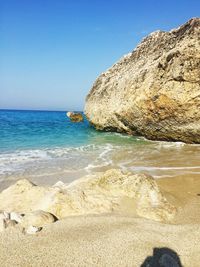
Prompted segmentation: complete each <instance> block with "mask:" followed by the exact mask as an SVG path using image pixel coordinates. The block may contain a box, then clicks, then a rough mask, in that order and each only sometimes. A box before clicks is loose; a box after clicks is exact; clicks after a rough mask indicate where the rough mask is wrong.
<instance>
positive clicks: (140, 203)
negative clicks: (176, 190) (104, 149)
mask: <svg viewBox="0 0 200 267" xmlns="http://www.w3.org/2000/svg"><path fill="white" fill-rule="evenodd" d="M0 210H4V211H8V212H10V211H16V212H21V213H24V214H25V216H24V217H23V218H22V220H21V225H24V227H26V226H30V225H32V226H37V227H41V226H43V225H45V224H47V223H52V222H54V221H55V217H54V216H53V215H55V216H56V217H57V218H58V219H61V218H64V217H67V216H72V215H85V214H101V213H111V212H124V211H126V213H127V212H128V213H131V214H136V215H139V216H142V217H145V218H149V219H153V220H157V221H170V220H172V219H173V217H174V215H175V213H176V208H175V207H174V206H172V205H171V204H170V203H169V202H168V201H167V199H166V198H165V197H164V195H163V194H162V193H161V191H160V190H159V187H158V185H157V183H156V181H155V180H154V179H153V178H152V177H151V176H148V175H146V174H133V173H122V172H121V171H120V170H109V171H106V172H105V173H100V174H96V175H95V174H94V175H88V176H85V177H83V178H81V179H79V180H76V181H74V182H72V183H71V184H69V185H65V184H61V185H60V186H59V187H55V186H54V187H40V186H36V185H33V184H31V183H30V182H28V181H26V180H21V181H18V182H17V183H16V184H14V185H12V186H11V187H9V188H8V189H6V190H4V191H2V192H1V193H0ZM38 210H40V211H38ZM50 213H51V214H50Z"/></svg>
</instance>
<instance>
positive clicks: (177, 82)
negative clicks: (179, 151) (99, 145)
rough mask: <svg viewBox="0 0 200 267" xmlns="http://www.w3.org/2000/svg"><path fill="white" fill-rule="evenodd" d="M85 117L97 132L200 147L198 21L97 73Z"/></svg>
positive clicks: (151, 38)
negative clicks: (115, 133)
mask: <svg viewBox="0 0 200 267" xmlns="http://www.w3.org/2000/svg"><path fill="white" fill-rule="evenodd" d="M85 114H86V116H87V118H88V119H89V121H90V122H91V124H93V125H94V126H95V127H96V128H97V129H99V130H107V131H117V132H126V133H129V134H133V135H141V136H145V137H146V138H148V139H154V140H172V141H183V142H187V143H200V18H193V19H191V20H189V21H188V22H187V23H185V24H184V25H182V26H180V27H179V28H177V29H174V30H171V31H170V32H164V31H156V32H153V33H151V34H150V35H148V36H147V37H146V38H144V39H143V41H142V42H141V43H140V44H139V45H138V46H137V47H136V49H135V50H133V52H132V53H129V54H127V55H125V56H124V57H123V58H122V59H120V60H119V61H118V62H117V63H116V64H115V65H113V66H112V67H111V68H110V69H108V70H107V71H106V72H104V73H102V74H101V75H100V76H99V77H98V78H97V80H96V81H95V83H94V85H93V87H92V89H91V91H90V92H89V94H88V96H87V99H86V105H85Z"/></svg>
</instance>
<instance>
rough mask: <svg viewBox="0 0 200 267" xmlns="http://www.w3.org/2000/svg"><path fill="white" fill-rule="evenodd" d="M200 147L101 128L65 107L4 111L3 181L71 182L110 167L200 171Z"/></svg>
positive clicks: (0, 125)
mask: <svg viewBox="0 0 200 267" xmlns="http://www.w3.org/2000/svg"><path fill="white" fill-rule="evenodd" d="M199 152H200V147H199V146H197V145H196V146H194V145H185V144H183V143H168V142H151V141H147V140H145V139H143V138H139V137H131V136H128V135H122V134H118V133H109V132H98V131H96V130H95V129H93V128H92V127H90V125H89V123H88V122H87V120H86V119H85V120H84V122H83V123H71V122H70V120H69V119H68V118H67V117H66V112H54V111H17V110H0V182H3V181H5V180H15V179H18V178H22V177H25V178H29V179H31V180H32V181H35V182H37V183H40V182H41V183H47V184H48V183H53V182H56V181H57V180H62V181H64V182H68V181H71V180H74V179H76V178H79V177H81V176H83V175H84V174H87V173H91V172H97V171H104V170H106V169H110V168H121V169H123V170H129V171H136V172H140V171H142V172H147V173H150V174H152V175H153V176H155V177H165V176H175V175H177V174H185V173H192V174H198V173H199V172H200V166H199V165H200V164H199V159H200V157H199V155H200V154H199Z"/></svg>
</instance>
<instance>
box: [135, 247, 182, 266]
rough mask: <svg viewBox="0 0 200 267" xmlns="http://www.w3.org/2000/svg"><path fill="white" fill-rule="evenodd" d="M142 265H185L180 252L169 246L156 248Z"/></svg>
mask: <svg viewBox="0 0 200 267" xmlns="http://www.w3.org/2000/svg"><path fill="white" fill-rule="evenodd" d="M140 267H183V265H182V264H181V261H180V258H179V256H178V254H177V253H176V252H175V251H173V250H172V249H169V248H154V249H153V255H152V256H148V257H147V258H146V259H145V261H144V262H143V263H142V265H141V266H140Z"/></svg>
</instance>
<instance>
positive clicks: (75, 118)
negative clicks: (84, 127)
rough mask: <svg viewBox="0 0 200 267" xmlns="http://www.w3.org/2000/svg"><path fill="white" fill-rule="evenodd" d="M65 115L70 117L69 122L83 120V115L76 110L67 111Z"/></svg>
mask: <svg viewBox="0 0 200 267" xmlns="http://www.w3.org/2000/svg"><path fill="white" fill-rule="evenodd" d="M66 115H67V117H68V118H70V120H71V122H82V121H83V115H82V114H81V113H78V112H76V113H75V112H71V111H68V112H67V114H66Z"/></svg>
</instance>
